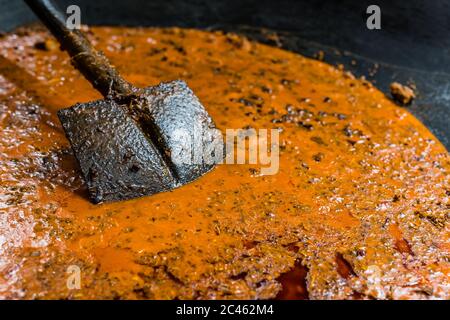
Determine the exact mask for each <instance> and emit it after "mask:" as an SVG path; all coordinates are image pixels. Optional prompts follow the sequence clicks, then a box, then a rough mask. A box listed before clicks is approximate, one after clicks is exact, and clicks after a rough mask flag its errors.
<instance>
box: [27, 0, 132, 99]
mask: <svg viewBox="0 0 450 320" xmlns="http://www.w3.org/2000/svg"><path fill="white" fill-rule="evenodd" d="M24 1H25V2H26V3H27V5H28V6H29V7H30V8H31V9H32V10H33V12H34V13H35V14H36V15H37V16H38V18H39V19H40V20H41V21H42V22H43V23H44V24H45V25H46V26H47V28H48V29H49V30H50V31H51V33H52V34H53V35H54V36H55V37H56V39H57V40H58V41H59V43H60V44H61V47H62V48H63V50H65V51H67V52H68V53H69V55H70V57H71V58H72V62H73V64H74V66H75V67H76V68H77V69H78V70H79V71H80V72H81V73H82V74H83V75H84V77H85V78H86V79H87V80H89V82H90V83H91V84H92V85H93V86H94V87H95V88H96V89H97V90H98V91H100V92H101V93H102V94H103V96H105V97H111V96H112V97H117V96H119V97H120V96H127V95H130V94H132V93H133V92H134V91H135V89H134V88H133V86H132V85H131V84H130V83H128V82H127V81H126V80H124V79H123V78H122V77H121V76H120V75H119V73H118V72H117V71H116V69H114V67H113V66H112V65H111V64H110V63H109V61H108V59H107V58H106V57H105V56H104V55H103V53H102V52H100V51H97V50H95V48H94V47H92V45H91V43H90V42H89V40H88V39H87V38H86V37H85V36H84V35H83V33H82V32H81V31H79V30H76V29H75V30H71V29H69V28H67V26H66V19H67V18H66V15H65V14H64V13H62V12H61V11H60V10H59V9H58V8H57V7H56V6H55V4H54V3H53V1H51V0H24Z"/></svg>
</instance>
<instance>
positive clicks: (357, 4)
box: [0, 0, 450, 149]
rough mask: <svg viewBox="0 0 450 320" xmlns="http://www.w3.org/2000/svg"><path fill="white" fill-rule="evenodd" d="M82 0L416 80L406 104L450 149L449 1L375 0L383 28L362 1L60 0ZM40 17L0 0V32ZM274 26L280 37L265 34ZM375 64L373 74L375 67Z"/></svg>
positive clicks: (97, 14) (99, 10)
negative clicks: (369, 24) (373, 26)
mask: <svg viewBox="0 0 450 320" xmlns="http://www.w3.org/2000/svg"><path fill="white" fill-rule="evenodd" d="M57 2H58V3H60V4H61V6H62V7H64V6H67V5H69V4H78V5H79V6H80V7H81V10H82V17H81V18H82V23H86V24H90V25H131V26H181V27H195V28H214V29H224V30H232V31H238V32H241V33H244V34H246V35H247V36H249V37H251V38H254V39H257V40H259V41H263V42H266V43H269V44H273V45H276V44H278V45H281V46H283V47H284V48H286V49H288V50H291V51H295V52H299V53H301V54H304V55H306V56H310V57H314V56H315V55H316V54H317V52H318V51H320V50H322V51H323V52H324V53H325V61H327V62H329V63H332V64H336V63H342V64H343V65H344V66H345V67H346V68H347V69H349V70H351V71H352V72H354V73H355V74H356V75H358V76H361V75H365V76H366V77H367V78H368V79H369V80H372V81H374V82H375V85H376V86H377V87H378V88H379V89H381V90H382V91H384V92H385V93H386V94H389V92H388V91H389V84H390V83H391V82H392V81H399V82H402V83H407V82H414V83H415V84H416V86H417V89H418V92H419V97H418V99H417V100H416V101H415V103H414V104H413V105H411V106H410V107H408V108H409V109H410V110H411V112H412V113H413V114H414V115H416V116H417V117H418V118H419V119H420V120H422V122H423V123H424V124H425V125H426V126H428V128H429V129H431V131H432V132H433V133H434V134H435V135H436V136H437V137H438V138H439V139H440V140H441V141H442V143H443V144H444V145H445V146H446V147H447V149H449V147H450V126H449V123H450V121H449V120H450V37H449V32H450V3H449V2H448V1H445V0H442V1H426V0H415V1H377V4H378V5H379V6H380V8H381V30H368V29H367V28H366V18H367V16H368V15H367V14H366V8H367V6H368V5H369V4H371V2H370V1H365V0H364V1H361V0H354V1H351V0H345V1H344V0H340V1H323V0H307V1H298V0H291V1H288V0H278V1H272V0H240V1H230V0H150V1H148V0H128V1H122V0H96V1H89V0H59V1H57ZM34 20H35V17H34V15H33V13H31V11H30V10H29V9H28V8H27V7H26V6H25V4H24V3H23V2H22V1H18V0H16V1H8V0H0V30H1V31H10V30H12V29H14V28H15V27H18V26H20V25H23V24H26V23H29V22H32V21H34ZM271 31H276V32H278V34H279V41H274V37H268V36H267V34H270V32H271ZM375 65H377V66H378V69H377V72H376V73H375V74H373V75H370V74H372V73H371V72H369V71H370V70H372V69H373V68H374V66H375Z"/></svg>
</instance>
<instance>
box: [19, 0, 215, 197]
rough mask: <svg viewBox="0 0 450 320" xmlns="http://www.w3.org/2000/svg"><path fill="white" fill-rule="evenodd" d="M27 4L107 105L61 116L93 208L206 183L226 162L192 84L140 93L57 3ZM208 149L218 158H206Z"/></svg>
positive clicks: (96, 104) (67, 111)
mask: <svg viewBox="0 0 450 320" xmlns="http://www.w3.org/2000/svg"><path fill="white" fill-rule="evenodd" d="M25 2H26V3H27V4H28V6H29V7H30V8H31V9H32V10H33V11H34V12H35V13H36V15H37V16H38V17H39V18H40V20H41V21H42V22H43V23H44V24H45V25H46V26H47V28H48V29H49V30H50V31H51V32H52V33H53V35H54V36H55V37H56V38H57V39H58V41H59V42H60V44H61V47H62V48H63V49H64V50H66V51H67V52H68V53H69V55H70V56H71V58H72V62H73V64H74V66H75V67H76V68H77V69H78V70H79V71H81V73H82V74H83V75H84V76H85V78H86V79H87V80H89V81H90V82H91V84H92V85H93V86H94V87H95V88H96V89H97V90H98V91H100V92H101V93H102V94H103V96H104V97H105V99H104V100H98V101H92V102H88V103H80V104H76V105H74V106H72V107H70V108H68V109H63V110H60V111H59V112H58V117H59V119H60V121H61V123H62V125H63V128H64V131H65V133H66V136H67V138H68V139H69V141H70V143H71V145H72V149H73V151H74V154H75V157H76V158H77V161H78V163H79V165H80V168H81V171H82V174H83V177H84V180H85V183H86V184H87V187H88V190H89V195H90V199H91V201H92V202H94V203H99V202H104V201H116V200H125V199H131V198H135V197H140V196H144V195H151V194H154V193H158V192H162V191H167V190H170V189H173V188H176V187H179V186H181V185H183V184H186V183H188V182H190V181H193V180H195V179H197V178H199V177H200V176H202V175H203V174H205V173H206V172H208V171H210V170H211V169H212V168H213V167H214V166H215V164H216V163H217V162H219V161H221V160H222V157H223V155H222V154H221V152H220V151H219V152H217V150H221V147H223V146H222V145H221V144H222V143H223V142H222V139H221V136H220V134H218V131H217V129H216V128H215V125H214V122H213V121H212V119H211V117H210V116H209V114H208V113H207V112H206V110H205V109H204V107H203V106H202V105H201V103H200V102H199V100H198V99H197V97H196V96H195V95H194V93H193V92H192V91H191V90H190V89H189V88H188V86H187V85H186V83H184V82H183V81H179V80H178V81H172V82H168V83H161V84H159V85H157V86H154V87H147V88H144V89H141V88H136V87H134V86H133V85H131V84H130V83H128V82H127V81H125V80H124V79H123V78H121V77H120V75H119V74H118V72H117V71H116V70H115V69H114V68H113V67H112V66H111V65H110V63H109V62H108V60H107V58H106V57H105V56H104V55H103V54H102V53H101V52H99V51H97V50H95V49H94V48H93V47H92V46H91V44H90V43H89V41H88V40H87V39H86V38H85V37H84V36H83V34H82V32H81V31H79V30H70V29H68V28H67V27H66V25H65V20H66V17H65V15H64V14H62V13H61V12H60V11H59V10H58V9H57V8H56V7H55V5H54V4H53V3H52V1H48V0H25ZM211 145H214V146H215V147H213V148H211ZM207 146H209V148H207ZM206 149H208V150H209V151H211V150H213V152H212V153H213V154H208V156H206V157H205V156H204V155H205V153H204V151H205V150H206ZM180 155H183V157H180ZM175 156H176V157H177V158H176V159H177V160H176V161H175V160H174V159H175ZM180 160H181V161H180Z"/></svg>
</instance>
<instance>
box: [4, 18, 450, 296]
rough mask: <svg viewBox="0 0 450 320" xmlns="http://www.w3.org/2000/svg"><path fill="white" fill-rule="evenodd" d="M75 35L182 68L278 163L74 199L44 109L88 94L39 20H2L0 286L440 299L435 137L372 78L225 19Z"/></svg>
mask: <svg viewBox="0 0 450 320" xmlns="http://www.w3.org/2000/svg"><path fill="white" fill-rule="evenodd" d="M88 35H89V37H90V39H91V40H92V41H93V42H94V44H95V46H96V47H97V48H99V49H101V50H103V51H104V53H105V54H106V56H107V57H108V58H110V59H111V61H112V63H113V64H114V65H115V66H116V67H117V69H118V70H119V71H120V73H121V74H122V75H123V76H124V77H125V78H126V79H127V80H128V81H130V82H131V83H133V84H135V85H137V86H148V85H156V84H158V83H159V82H161V81H170V80H173V79H183V80H185V81H186V82H187V83H188V85H189V86H190V87H191V88H192V89H193V91H194V92H195V94H196V95H197V96H198V97H199V99H200V100H201V102H202V103H203V105H204V106H205V108H206V109H207V111H208V112H209V113H210V115H211V116H212V118H213V119H214V121H215V123H216V125H217V126H218V128H219V129H220V130H222V131H223V132H225V130H226V129H240V128H254V129H277V130H278V132H279V141H280V151H279V152H280V159H279V168H278V173H277V174H274V175H263V174H262V173H261V167H260V166H258V165H253V164H252V165H250V164H223V165H220V166H218V167H217V168H216V169H215V170H213V171H212V172H210V173H209V174H207V175H205V176H204V177H202V178H201V179H199V180H197V181H195V182H193V183H190V184H188V185H186V186H183V187H181V188H179V189H176V190H173V191H172V192H167V193H161V194H157V195H154V196H150V197H143V198H139V199H135V200H130V201H123V202H116V203H107V204H100V205H94V204H91V203H90V202H89V201H88V200H87V194H86V190H85V187H84V185H83V182H82V180H81V177H80V174H79V171H78V168H77V164H76V162H75V159H74V157H73V154H72V152H71V149H70V146H69V144H68V141H67V140H66V138H65V136H64V132H63V131H62V128H61V126H60V124H59V121H58V119H57V117H56V111H57V110H58V109H60V108H65V107H69V106H71V105H73V104H75V103H77V102H87V101H91V100H95V99H99V98H101V97H100V95H99V93H98V92H96V91H95V90H94V89H93V88H92V87H91V86H90V84H89V83H88V82H87V81H86V80H85V79H84V78H83V77H82V76H81V75H80V74H79V73H78V71H76V70H75V69H74V68H73V67H72V66H71V64H70V60H69V57H68V55H67V54H66V53H64V52H62V51H60V49H59V46H58V45H57V44H56V42H55V40H53V39H52V38H51V36H50V35H49V34H48V33H47V32H46V31H44V30H43V29H42V28H41V27H32V28H24V29H20V30H17V31H16V32H15V33H11V34H7V35H4V36H3V37H2V38H0V56H1V57H0V128H1V136H0V257H1V258H0V297H1V298H22V299H33V298H44V299H51V298H57V299H60V298H69V299H77V298H83V299H92V298H102V299H112V298H123V299H176V298H178V299H216V298H225V299H227V298H232V299H271V298H275V297H277V296H278V297H288V298H289V297H299V298H300V297H308V298H310V299H353V298H363V299H364V298H379V299H385V298H387V299H397V298H429V297H435V298H447V299H448V298H450V290H449V288H450V277H449V270H450V268H449V259H448V257H449V251H450V246H449V241H448V239H449V233H448V223H447V222H448V217H449V216H448V214H449V211H448V209H449V202H448V200H449V196H450V185H449V171H448V170H449V168H450V166H449V156H448V152H447V150H446V149H445V148H444V146H443V145H441V143H440V142H439V141H438V140H437V139H436V138H435V137H434V136H433V135H432V134H431V133H430V132H429V131H428V130H427V129H426V128H425V127H424V126H423V125H422V124H421V123H420V122H419V121H418V120H417V119H415V118H414V117H413V116H412V115H411V114H410V113H409V112H408V111H407V110H406V109H404V108H401V107H398V106H396V105H395V104H394V103H392V102H391V101H390V100H389V99H387V98H386V97H385V96H384V95H383V94H382V93H381V92H380V91H378V90H377V89H376V88H375V87H373V85H372V84H370V83H369V82H367V81H365V80H363V79H356V78H355V77H354V76H353V75H351V74H350V73H348V72H346V71H344V70H340V69H338V68H335V67H333V66H330V65H328V64H326V63H323V62H319V61H315V60H312V59H307V58H305V57H302V56H300V55H298V54H294V53H291V52H288V51H284V50H281V49H278V48H274V47H270V46H266V45H262V44H258V43H255V42H251V41H249V40H247V39H245V38H243V37H240V36H237V35H234V34H224V33H222V32H206V31H199V30H188V29H177V28H167V29H159V28H124V27H93V28H90V29H89V31H88ZM289 272H291V275H292V276H289ZM292 272H293V273H292ZM72 280H74V281H72ZM78 286H79V287H78ZM283 286H284V289H283ZM292 286H293V287H292ZM295 286H300V287H299V288H300V289H299V290H297V291H298V292H299V293H297V294H296V293H295V292H296V291H295ZM283 290H284V291H283ZM283 292H288V293H286V294H283Z"/></svg>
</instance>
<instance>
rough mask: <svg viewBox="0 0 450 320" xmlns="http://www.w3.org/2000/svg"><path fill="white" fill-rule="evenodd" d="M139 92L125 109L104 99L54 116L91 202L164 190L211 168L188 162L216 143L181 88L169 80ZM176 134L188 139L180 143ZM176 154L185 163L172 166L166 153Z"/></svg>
mask: <svg viewBox="0 0 450 320" xmlns="http://www.w3.org/2000/svg"><path fill="white" fill-rule="evenodd" d="M143 92H144V93H142V94H141V95H140V96H139V97H138V98H137V99H136V100H135V101H133V102H132V103H131V104H128V105H123V104H120V103H118V102H117V101H115V100H111V99H105V100H98V101H94V102H89V103H86V104H77V105H75V106H73V107H71V108H68V109H63V110H60V111H59V112H58V116H59V119H60V120H61V123H62V125H63V128H64V130H65V132H66V135H67V137H68V138H69V141H70V143H71V145H72V149H73V150H74V153H75V157H76V158H77V161H78V163H79V165H80V168H81V171H82V174H83V177H84V180H85V182H86V184H87V187H88V191H89V194H90V197H91V200H92V201H93V202H94V203H99V202H104V201H116V200H124V199H131V198H136V197H140V196H143V195H150V194H154V193H158V192H162V191H167V190H170V189H173V188H176V187H178V186H180V185H183V184H185V183H188V182H190V181H193V180H195V179H197V178H199V177H200V176H201V175H203V174H205V173H206V172H208V171H209V170H211V169H212V168H213V167H214V165H215V163H211V162H205V161H204V160H203V159H201V158H197V159H195V158H194V155H195V154H203V150H204V146H205V145H207V144H211V143H214V142H219V141H217V130H216V129H215V126H214V123H213V121H212V119H211V118H210V116H209V115H208V113H207V112H206V110H205V109H204V107H203V106H202V105H201V103H200V102H199V100H198V99H197V98H196V97H195V95H194V94H193V92H192V91H191V90H190V89H189V88H188V87H187V85H186V84H185V83H184V82H182V81H173V82H169V83H162V84H160V85H158V86H155V87H149V88H146V89H145V90H143ZM180 133H182V134H185V135H188V137H187V138H188V139H181V140H180ZM189 136H190V137H189ZM184 138H186V136H185V137H184ZM199 139H200V140H199ZM215 139H216V141H214V140H215ZM198 142H200V143H198ZM180 143H181V144H183V143H184V144H185V145H180ZM220 143H221V141H220ZM180 149H183V150H185V151H189V152H191V153H192V155H193V157H192V158H189V159H187V160H190V161H184V162H182V161H173V155H172V154H171V152H173V150H180ZM196 149H200V150H196ZM218 159H220V157H219V158H218Z"/></svg>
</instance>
